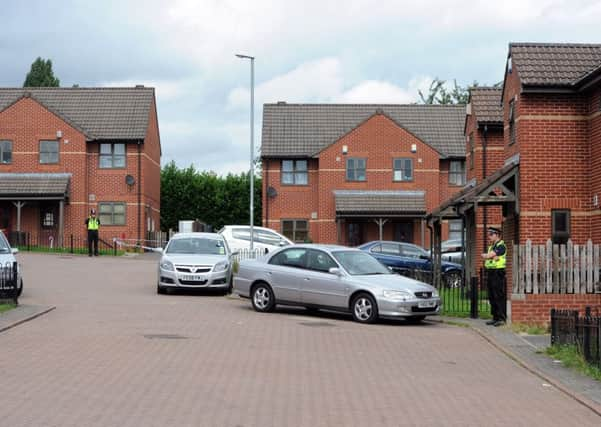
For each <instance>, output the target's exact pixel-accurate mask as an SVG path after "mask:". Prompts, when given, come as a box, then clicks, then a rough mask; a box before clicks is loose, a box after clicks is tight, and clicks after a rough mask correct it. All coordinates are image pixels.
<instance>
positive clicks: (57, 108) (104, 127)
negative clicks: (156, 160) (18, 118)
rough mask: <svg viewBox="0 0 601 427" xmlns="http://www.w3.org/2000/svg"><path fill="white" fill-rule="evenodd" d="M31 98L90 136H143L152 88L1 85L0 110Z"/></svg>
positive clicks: (113, 137)
mask: <svg viewBox="0 0 601 427" xmlns="http://www.w3.org/2000/svg"><path fill="white" fill-rule="evenodd" d="M23 97H31V98H32V99H34V100H36V101H37V102H39V103H40V104H42V105H43V106H45V107H46V108H48V109H49V110H50V111H52V112H53V113H55V114H57V115H58V116H59V117H61V118H62V119H64V120H65V121H66V122H67V123H69V124H71V125H72V126H74V127H75V128H76V129H79V130H80V131H81V132H83V133H84V134H85V135H86V136H87V137H88V138H89V139H107V140H108V139H123V140H128V139H144V137H145V136H146V130H147V128H148V120H149V116H150V109H151V106H152V103H153V101H154V88H149V87H136V88H0V111H2V110H4V109H6V108H8V107H9V106H11V105H12V104H14V103H15V102H17V101H18V100H19V99H21V98H23Z"/></svg>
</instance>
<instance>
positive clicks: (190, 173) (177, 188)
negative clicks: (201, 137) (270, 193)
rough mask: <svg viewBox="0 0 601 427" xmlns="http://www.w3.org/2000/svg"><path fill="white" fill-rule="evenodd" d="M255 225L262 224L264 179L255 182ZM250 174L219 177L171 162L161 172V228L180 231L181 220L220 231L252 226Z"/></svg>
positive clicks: (212, 173) (256, 179)
mask: <svg viewBox="0 0 601 427" xmlns="http://www.w3.org/2000/svg"><path fill="white" fill-rule="evenodd" d="M254 186H255V188H254V224H255V225H260V224H261V178H259V177H256V176H255V182H254ZM249 190H250V181H249V174H248V173H246V174H244V173H242V174H240V175H234V174H228V175H227V176H225V177H220V176H217V175H216V174H215V173H214V172H206V171H197V170H196V169H195V168H194V166H190V167H188V168H185V169H180V168H178V167H177V166H176V165H175V163H174V162H171V163H169V164H167V165H166V166H164V167H163V169H162V170H161V229H162V230H168V229H169V228H173V229H177V226H178V221H179V220H194V219H198V220H200V221H202V222H205V223H206V224H210V225H212V226H213V228H214V230H218V229H219V228H221V227H222V226H223V225H227V224H248V219H249V205H250V191H249Z"/></svg>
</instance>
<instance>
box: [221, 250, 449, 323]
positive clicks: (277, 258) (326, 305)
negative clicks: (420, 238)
mask: <svg viewBox="0 0 601 427" xmlns="http://www.w3.org/2000/svg"><path fill="white" fill-rule="evenodd" d="M233 290H234V292H235V293H237V294H238V295H240V296H242V297H246V298H250V300H251V302H252V306H253V307H254V309H255V310H256V311H259V312H268V311H272V310H273V309H274V308H275V306H276V304H282V305H300V306H304V307H307V308H310V309H320V308H321V309H327V310H335V311H342V312H350V313H351V314H352V315H353V318H354V319H355V320H356V321H357V322H361V323H373V322H375V321H376V320H377V319H378V318H379V317H386V318H406V319H409V320H414V321H421V320H423V319H424V318H425V317H426V316H430V315H436V314H439V313H440V309H441V300H440V297H439V295H438V292H437V290H436V289H435V288H434V287H432V286H430V285H428V284H426V283H422V282H418V281H417V280H413V279H410V278H408V277H403V276H399V275H398V274H394V273H392V272H391V271H390V270H388V268H386V267H385V266H384V265H382V264H380V262H379V261H377V260H376V259H375V258H373V257H372V256H370V255H369V254H367V253H365V252H363V251H361V250H359V249H353V248H347V247H343V246H328V245H295V246H290V247H286V248H282V249H279V250H278V251H275V252H273V253H271V254H268V255H266V256H264V257H262V258H260V259H257V260H246V261H242V262H241V263H240V267H239V270H238V273H237V274H236V275H235V276H234V289H233Z"/></svg>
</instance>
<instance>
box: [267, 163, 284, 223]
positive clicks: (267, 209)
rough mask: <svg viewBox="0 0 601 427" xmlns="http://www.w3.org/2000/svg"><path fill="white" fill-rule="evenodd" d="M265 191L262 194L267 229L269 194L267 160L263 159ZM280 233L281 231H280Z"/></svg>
mask: <svg viewBox="0 0 601 427" xmlns="http://www.w3.org/2000/svg"><path fill="white" fill-rule="evenodd" d="M264 170H265V191H264V192H263V194H264V195H265V227H267V228H270V227H269V194H267V190H268V189H269V160H267V159H265V169H264ZM280 231H281V230H280Z"/></svg>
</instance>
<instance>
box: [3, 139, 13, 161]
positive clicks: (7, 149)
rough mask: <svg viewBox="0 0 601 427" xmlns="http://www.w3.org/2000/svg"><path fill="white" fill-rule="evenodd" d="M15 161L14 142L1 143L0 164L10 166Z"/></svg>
mask: <svg viewBox="0 0 601 427" xmlns="http://www.w3.org/2000/svg"><path fill="white" fill-rule="evenodd" d="M12 161H13V142H12V141H0V163H1V164H8V163H12Z"/></svg>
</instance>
